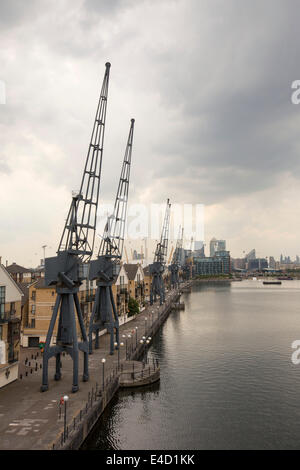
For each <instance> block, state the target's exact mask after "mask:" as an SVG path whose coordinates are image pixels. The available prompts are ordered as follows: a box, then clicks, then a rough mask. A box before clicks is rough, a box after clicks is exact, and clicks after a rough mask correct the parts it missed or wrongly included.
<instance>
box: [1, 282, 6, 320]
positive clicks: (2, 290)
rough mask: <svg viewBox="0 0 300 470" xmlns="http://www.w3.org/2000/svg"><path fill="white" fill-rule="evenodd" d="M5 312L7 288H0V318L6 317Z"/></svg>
mask: <svg viewBox="0 0 300 470" xmlns="http://www.w3.org/2000/svg"><path fill="white" fill-rule="evenodd" d="M4 311H5V286H0V316H4Z"/></svg>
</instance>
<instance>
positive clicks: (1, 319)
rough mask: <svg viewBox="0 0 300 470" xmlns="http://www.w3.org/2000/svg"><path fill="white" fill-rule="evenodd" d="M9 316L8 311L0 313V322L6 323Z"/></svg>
mask: <svg viewBox="0 0 300 470" xmlns="http://www.w3.org/2000/svg"><path fill="white" fill-rule="evenodd" d="M9 317H10V314H9V312H4V313H0V324H3V323H8V321H9Z"/></svg>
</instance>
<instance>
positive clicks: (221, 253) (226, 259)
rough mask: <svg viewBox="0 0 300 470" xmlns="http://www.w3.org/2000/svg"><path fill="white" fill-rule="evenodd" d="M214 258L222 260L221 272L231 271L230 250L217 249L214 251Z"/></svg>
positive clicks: (227, 272)
mask: <svg viewBox="0 0 300 470" xmlns="http://www.w3.org/2000/svg"><path fill="white" fill-rule="evenodd" d="M216 258H218V259H221V260H222V266H223V268H222V269H223V272H222V274H229V273H230V272H231V264H230V252H229V251H226V250H218V251H216Z"/></svg>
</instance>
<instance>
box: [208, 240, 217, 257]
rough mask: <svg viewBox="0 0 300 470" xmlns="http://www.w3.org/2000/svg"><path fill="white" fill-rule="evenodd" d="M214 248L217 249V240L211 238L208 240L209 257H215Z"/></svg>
mask: <svg viewBox="0 0 300 470" xmlns="http://www.w3.org/2000/svg"><path fill="white" fill-rule="evenodd" d="M216 247H217V239H216V238H212V239H211V240H210V243H209V255H210V257H212V256H215V252H216Z"/></svg>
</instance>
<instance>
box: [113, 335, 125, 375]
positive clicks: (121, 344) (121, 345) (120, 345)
mask: <svg viewBox="0 0 300 470" xmlns="http://www.w3.org/2000/svg"><path fill="white" fill-rule="evenodd" d="M117 345H118V343H117V342H115V347H117ZM123 346H124V343H120V344H119V347H118V370H120V348H122V347H123Z"/></svg>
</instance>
